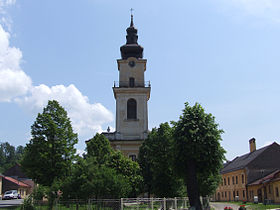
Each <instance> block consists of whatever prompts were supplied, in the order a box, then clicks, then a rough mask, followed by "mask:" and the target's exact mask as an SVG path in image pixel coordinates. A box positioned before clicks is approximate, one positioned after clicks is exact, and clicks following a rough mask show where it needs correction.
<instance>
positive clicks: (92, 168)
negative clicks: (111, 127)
mask: <svg viewBox="0 0 280 210" xmlns="http://www.w3.org/2000/svg"><path fill="white" fill-rule="evenodd" d="M61 189H62V191H63V197H64V198H67V199H69V198H72V199H89V198H96V199H97V198H99V199H100V198H121V197H127V196H128V194H129V192H131V185H130V183H129V180H128V178H127V177H125V176H123V175H122V174H120V173H118V172H117V171H116V170H115V169H113V168H110V167H108V166H106V165H104V164H101V165H99V164H96V159H95V158H94V157H87V158H86V159H82V158H80V159H79V160H78V161H77V162H76V163H75V164H74V165H73V170H72V174H71V175H70V176H68V177H66V178H65V179H64V180H63V183H62V188H61Z"/></svg>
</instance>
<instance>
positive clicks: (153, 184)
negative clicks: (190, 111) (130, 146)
mask: <svg viewBox="0 0 280 210" xmlns="http://www.w3.org/2000/svg"><path fill="white" fill-rule="evenodd" d="M172 146H173V129H172V128H171V127H170V126H169V124H168V123H162V124H160V126H159V128H153V129H152V131H151V132H150V133H149V135H148V138H147V139H146V140H145V141H144V143H143V144H142V146H141V147H140V151H139V159H138V161H139V164H140V166H141V169H142V173H143V177H144V185H145V190H146V191H147V192H148V193H149V194H150V193H152V194H155V195H156V196H159V197H174V196H181V195H182V193H184V188H183V187H182V186H183V183H182V180H180V179H178V177H177V176H176V174H174V171H173V166H172V165H173V160H172V157H173V155H172V151H173V150H172Z"/></svg>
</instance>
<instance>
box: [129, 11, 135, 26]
mask: <svg viewBox="0 0 280 210" xmlns="http://www.w3.org/2000/svg"><path fill="white" fill-rule="evenodd" d="M133 10H134V9H132V8H131V9H130V14H131V21H130V27H134V24H133V14H132V11H133Z"/></svg>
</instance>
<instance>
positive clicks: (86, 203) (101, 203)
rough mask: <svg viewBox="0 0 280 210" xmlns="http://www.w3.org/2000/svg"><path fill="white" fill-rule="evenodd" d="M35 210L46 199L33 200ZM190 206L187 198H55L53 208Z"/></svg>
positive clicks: (122, 209)
mask: <svg viewBox="0 0 280 210" xmlns="http://www.w3.org/2000/svg"><path fill="white" fill-rule="evenodd" d="M33 205H34V207H35V209H36V210H45V209H46V208H47V206H48V203H47V201H35V200H34V201H33ZM189 207H190V205H189V200H188V198H178V197H177V198H121V199H88V200H82V199H81V200H78V199H73V200H70V199H69V200H56V201H55V202H54V205H53V209H54V210H65V209H69V210H77V209H78V210H139V209H140V210H141V209H146V210H148V209H149V210H155V209H161V210H169V209H172V210H182V209H188V208H189Z"/></svg>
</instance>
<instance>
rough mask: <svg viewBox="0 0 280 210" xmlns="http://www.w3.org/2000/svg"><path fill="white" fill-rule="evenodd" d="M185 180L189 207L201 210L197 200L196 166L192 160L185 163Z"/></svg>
mask: <svg viewBox="0 0 280 210" xmlns="http://www.w3.org/2000/svg"><path fill="white" fill-rule="evenodd" d="M186 179H187V180H186V182H187V192H188V197H189V201H190V206H191V207H195V209H196V210H202V207H201V203H200V199H199V187H198V182H197V175H196V165H195V161H194V160H193V159H189V160H188V162H187V174H186Z"/></svg>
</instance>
